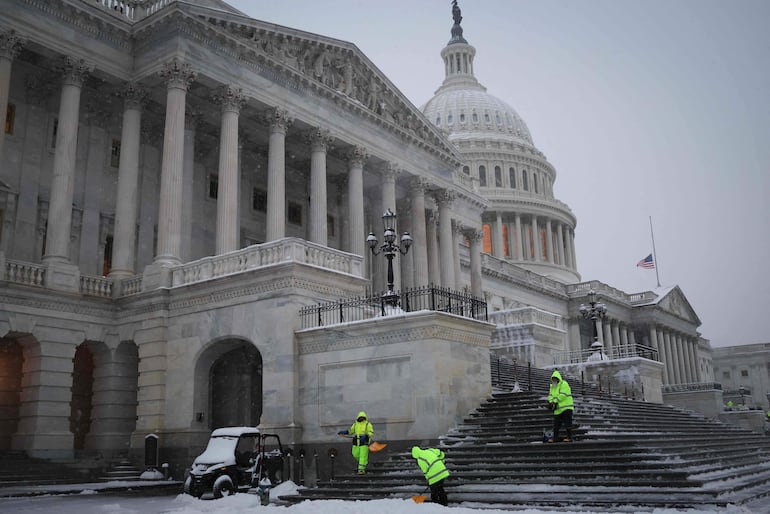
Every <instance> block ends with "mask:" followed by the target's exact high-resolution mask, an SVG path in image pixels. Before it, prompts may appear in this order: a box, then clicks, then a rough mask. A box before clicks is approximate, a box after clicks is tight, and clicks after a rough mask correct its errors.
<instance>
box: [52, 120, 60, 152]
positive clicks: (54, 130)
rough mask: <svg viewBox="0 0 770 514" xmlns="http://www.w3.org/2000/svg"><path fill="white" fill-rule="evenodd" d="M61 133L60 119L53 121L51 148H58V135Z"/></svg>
mask: <svg viewBox="0 0 770 514" xmlns="http://www.w3.org/2000/svg"><path fill="white" fill-rule="evenodd" d="M58 131H59V118H54V119H53V124H52V125H51V148H56V133H57V132H58Z"/></svg>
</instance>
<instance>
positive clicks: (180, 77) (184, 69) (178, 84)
mask: <svg viewBox="0 0 770 514" xmlns="http://www.w3.org/2000/svg"><path fill="white" fill-rule="evenodd" d="M159 75H160V77H161V78H162V79H163V80H165V81H166V85H167V86H168V87H169V88H179V89H184V90H185V91H186V90H187V89H188V88H189V87H190V84H192V82H193V80H195V77H197V76H198V72H196V71H193V69H192V68H191V67H190V65H189V64H187V63H186V62H182V61H181V60H180V59H179V58H177V57H174V58H173V59H172V60H171V61H169V62H167V63H164V64H163V69H161V70H160V72H159Z"/></svg>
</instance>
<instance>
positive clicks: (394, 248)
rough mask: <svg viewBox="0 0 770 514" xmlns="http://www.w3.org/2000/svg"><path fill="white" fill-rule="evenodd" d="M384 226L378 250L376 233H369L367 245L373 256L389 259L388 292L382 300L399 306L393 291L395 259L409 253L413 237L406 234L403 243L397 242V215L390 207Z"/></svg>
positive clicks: (385, 214)
mask: <svg viewBox="0 0 770 514" xmlns="http://www.w3.org/2000/svg"><path fill="white" fill-rule="evenodd" d="M382 225H383V228H384V233H383V236H382V239H383V243H382V244H381V245H380V247H379V251H378V250H377V244H378V241H377V236H375V235H374V232H369V236H368V237H367V238H366V244H367V245H369V249H370V250H371V251H372V255H379V254H381V253H382V254H384V255H385V258H386V259H388V290H387V291H386V292H385V293H383V295H382V298H383V299H384V300H385V303H387V304H389V305H393V306H396V305H398V294H397V293H396V292H395V291H394V290H393V257H395V255H396V253H400V254H401V255H406V253H407V252H408V251H409V247H410V246H412V236H410V235H409V232H404V233H403V234H402V235H401V243H400V244H399V243H397V242H396V237H397V234H396V231H395V229H394V228H393V227H395V226H396V214H395V213H394V212H393V211H391V210H390V207H388V209H387V210H386V211H385V212H384V213H383V215H382Z"/></svg>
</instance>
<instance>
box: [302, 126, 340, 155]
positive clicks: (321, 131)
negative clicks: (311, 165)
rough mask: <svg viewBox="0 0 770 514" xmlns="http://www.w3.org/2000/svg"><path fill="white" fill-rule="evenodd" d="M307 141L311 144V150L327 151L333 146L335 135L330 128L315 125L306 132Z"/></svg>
mask: <svg viewBox="0 0 770 514" xmlns="http://www.w3.org/2000/svg"><path fill="white" fill-rule="evenodd" d="M305 141H307V144H309V145H310V150H311V151H313V152H326V151H327V150H330V149H331V148H334V147H333V146H332V142H333V141H334V137H332V135H331V132H330V131H329V129H325V128H321V127H315V128H312V129H310V130H309V131H307V132H306V133H305Z"/></svg>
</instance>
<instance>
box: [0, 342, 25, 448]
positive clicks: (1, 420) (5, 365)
mask: <svg viewBox="0 0 770 514" xmlns="http://www.w3.org/2000/svg"><path fill="white" fill-rule="evenodd" d="M23 363H24V356H23V352H22V348H21V345H20V344H19V343H18V342H16V340H15V339H10V338H5V337H4V338H2V339H0V449H2V450H7V449H10V448H11V439H12V438H13V435H14V434H15V433H16V429H17V428H18V426H19V405H20V397H21V383H22V381H21V377H22V370H23V367H22V364H23Z"/></svg>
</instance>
